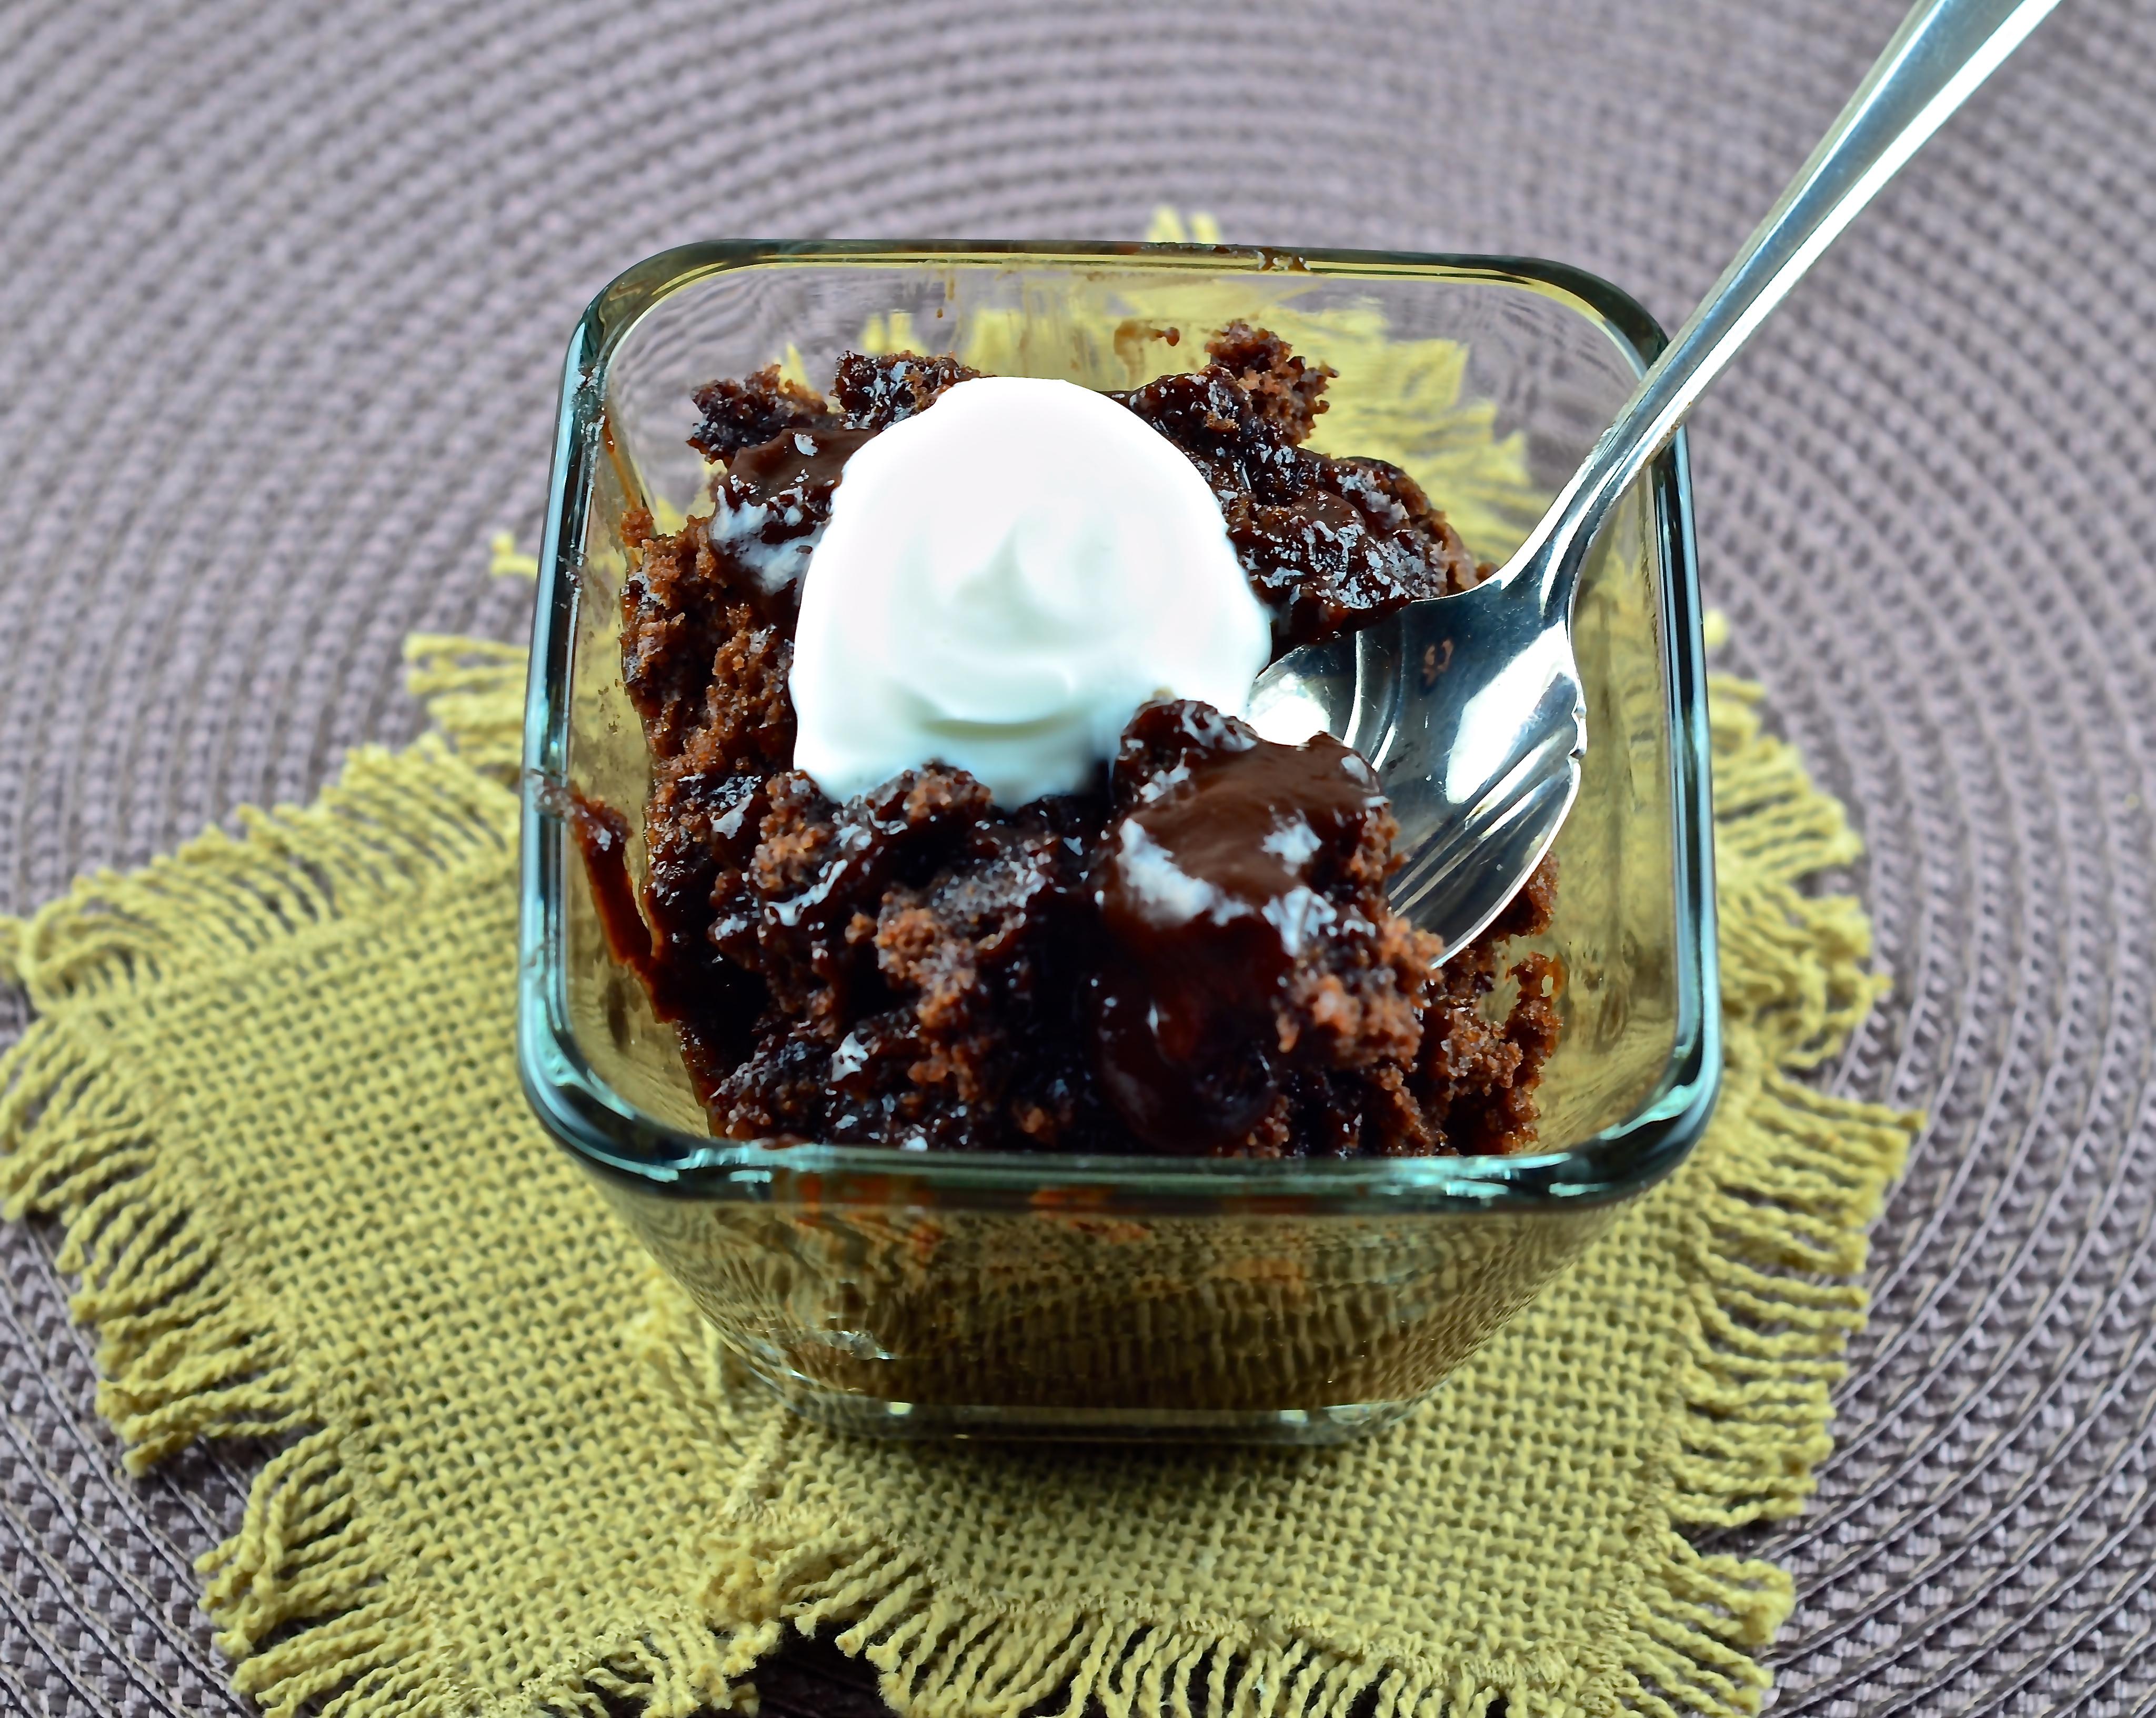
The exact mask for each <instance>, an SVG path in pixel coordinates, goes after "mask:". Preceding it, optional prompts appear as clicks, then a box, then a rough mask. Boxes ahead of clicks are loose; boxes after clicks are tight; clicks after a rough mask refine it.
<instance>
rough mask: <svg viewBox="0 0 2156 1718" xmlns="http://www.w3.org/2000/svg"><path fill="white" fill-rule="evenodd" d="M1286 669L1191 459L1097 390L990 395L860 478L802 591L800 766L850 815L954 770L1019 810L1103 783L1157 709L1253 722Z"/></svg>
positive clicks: (895, 432) (984, 387) (924, 427)
mask: <svg viewBox="0 0 2156 1718" xmlns="http://www.w3.org/2000/svg"><path fill="white" fill-rule="evenodd" d="M1269 655H1270V625H1269V624H1268V622H1267V620H1266V616H1265V610H1264V608H1263V606H1262V605H1261V604H1260V603H1259V601H1258V599H1257V598H1256V597H1255V595H1253V594H1251V591H1250V584H1249V582H1248V580H1246V579H1245V577H1244V575H1243V569H1242V568H1241V567H1240V566H1239V565H1238V564H1237V563H1236V560H1235V551H1234V549H1233V548H1231V547H1230V546H1229V542H1228V532H1227V527H1226V525H1225V523H1224V521H1223V519H1222V517H1221V514H1220V506H1219V502H1217V501H1215V500H1214V496H1213V492H1212V491H1211V490H1210V489H1209V487H1208V486H1206V483H1205V480H1204V478H1203V477H1201V476H1199V473H1198V469H1197V467H1196V466H1193V465H1192V464H1191V463H1190V461H1189V460H1188V459H1187V458H1186V457H1184V455H1183V453H1182V452H1181V451H1180V450H1178V448H1176V447H1175V446H1174V445H1173V444H1172V443H1171V442H1169V441H1168V440H1167V438H1166V437H1164V436H1163V435H1161V434H1160V433H1159V432H1158V430H1156V429H1152V427H1151V426H1150V425H1148V424H1146V423H1144V422H1142V420H1141V419H1138V418H1137V417H1136V416H1134V415H1133V414H1132V413H1130V412H1128V411H1127V410H1126V409H1124V408H1123V407H1122V406H1120V405H1117V404H1116V403H1115V402H1114V401H1113V400H1111V399H1107V398H1106V397H1105V396H1103V395H1101V394H1099V393H1094V392H1093V391H1092V390H1091V389H1090V388H1081V387H1079V386H1077V385H1076V384H1075V383H1070V382H1053V381H1043V380H1038V379H1034V378H1027V377H1019V376H981V377H977V378H973V379H972V380H970V381H966V382H961V383H957V385H956V386H955V387H952V388H949V389H948V390H947V391H946V392H945V393H943V394H942V396H941V397H940V398H939V399H937V401H936V403H935V404H933V405H932V406H931V407H929V408H928V409H927V410H926V411H923V412H921V413H920V414H918V415H916V416H915V417H911V418H908V419H906V420H905V421H903V422H901V423H899V424H894V425H893V426H892V427H891V428H890V429H886V430H885V431H884V432H883V433H882V434H881V435H877V436H876V437H875V439H874V440H870V441H869V442H867V443H865V445H862V446H861V447H860V449H858V450H856V451H855V452H854V453H853V454H852V455H851V456H850V458H848V460H846V463H845V466H844V476H842V478H841V480H840V481H839V486H838V489H837V491H836V492H835V493H834V496H833V500H832V507H831V521H830V523H829V526H828V527H826V528H825V530H824V534H823V538H822V540H821V542H819V543H818V544H817V545H816V548H815V550H814V555H813V558H812V559H811V562H810V564H809V567H808V572H807V575H806V577H805V578H804V579H803V582H802V585H801V616H800V622H799V625H798V629H797V630H796V633H795V637H794V645H793V675H792V682H791V686H792V691H793V707H794V712H795V714H796V716H797V717H798V723H799V726H798V738H796V741H795V743H794V763H795V764H796V766H797V767H798V768H799V769H803V770H805V771H807V772H808V774H809V775H810V776H811V777H813V778H814V780H815V782H816V784H817V785H818V786H819V787H820V788H821V789H823V790H824V792H825V793H826V794H828V795H830V796H831V797H832V798H833V799H848V798H851V797H852V796H853V795H856V794H860V793H863V792H865V791H866V790H869V789H870V788H872V787H875V786H876V785H877V784H880V783H881V782H884V781H887V780H889V779H891V777H892V776H894V775H896V774H899V772H900V771H901V770H905V769H914V768H917V767H919V766H920V765H922V764H929V763H942V764H949V765H952V766H955V767H956V768H958V769H964V770H966V771H968V773H970V774H973V776H975V777H976V778H978V779H979V780H980V781H981V782H982V783H983V784H985V785H986V786H987V788H988V790H989V792H990V793H991V794H993V795H994V797H995V800H996V803H997V804H998V805H1002V806H1004V807H1006V808H1011V807H1016V806H1019V805H1024V804H1025V803H1026V802H1027V801H1028V800H1035V799H1039V797H1041V796H1042V795H1045V794H1056V793H1070V792H1073V791H1075V790H1078V789H1081V788H1083V787H1085V786H1086V785H1088V784H1090V783H1091V781H1092V780H1093V779H1094V777H1095V773H1096V769H1098V767H1099V765H1100V764H1102V763H1103V762H1105V761H1106V759H1110V758H1111V757H1112V756H1113V755H1114V754H1115V751H1116V743H1117V740H1118V738H1119V737H1120V736H1121V735H1122V731H1123V728H1124V727H1125V725H1126V724H1127V723H1128V722H1129V721H1130V719H1131V718H1132V716H1133V715H1134V714H1135V713H1136V712H1137V709H1138V707H1140V706H1141V705H1142V704H1144V703H1146V702H1147V701H1149V700H1151V699H1154V698H1201V699H1203V700H1204V701H1205V702H1207V703H1209V704H1212V705H1214V707H1217V708H1219V709H1221V710H1224V711H1226V712H1229V713H1231V714H1240V713H1241V712H1242V710H1243V708H1244V707H1245V704H1246V703H1247V702H1248V701H1249V698H1250V686H1251V682H1253V681H1254V680H1255V679H1256V677H1257V676H1258V673H1259V671H1260V670H1261V669H1263V668H1264V666H1265V661H1266V659H1267V657H1268V656H1269Z"/></svg>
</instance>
